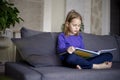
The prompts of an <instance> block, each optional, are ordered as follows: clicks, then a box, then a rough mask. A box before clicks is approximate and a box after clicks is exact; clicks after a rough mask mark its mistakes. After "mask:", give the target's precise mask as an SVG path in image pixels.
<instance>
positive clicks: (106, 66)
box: [93, 62, 112, 69]
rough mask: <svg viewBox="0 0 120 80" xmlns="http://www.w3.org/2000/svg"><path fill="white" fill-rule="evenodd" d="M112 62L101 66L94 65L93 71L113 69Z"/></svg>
mask: <svg viewBox="0 0 120 80" xmlns="http://www.w3.org/2000/svg"><path fill="white" fill-rule="evenodd" d="M111 66H112V62H104V63H101V64H93V69H106V68H111Z"/></svg>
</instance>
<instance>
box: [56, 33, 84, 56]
mask: <svg viewBox="0 0 120 80" xmlns="http://www.w3.org/2000/svg"><path fill="white" fill-rule="evenodd" d="M70 46H74V47H78V48H84V43H83V38H82V35H81V34H80V33H79V35H70V36H66V35H65V34H64V33H63V32H62V33H60V34H59V36H58V46H57V51H58V53H59V54H60V53H63V52H67V49H68V47H70Z"/></svg>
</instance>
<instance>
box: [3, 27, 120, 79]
mask: <svg viewBox="0 0 120 80" xmlns="http://www.w3.org/2000/svg"><path fill="white" fill-rule="evenodd" d="M58 34H59V32H38V31H33V30H30V29H26V28H24V27H23V28H22V29H21V38H20V39H12V41H13V43H14V44H15V46H16V48H17V54H16V62H7V63H6V64H5V74H6V75H7V76H10V77H12V78H13V79H15V80H119V79H120V37H119V36H110V35H102V36H101V35H93V34H88V33H81V34H82V36H83V39H84V43H85V48H86V49H89V50H94V51H96V50H100V49H108V48H117V50H115V51H113V52H112V54H113V66H112V68H111V69H100V70H96V69H82V70H78V69H74V68H68V67H64V66H63V65H62V63H61V61H60V60H59V56H58V55H57V54H56V42H57V36H58Z"/></svg>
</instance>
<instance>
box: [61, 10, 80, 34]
mask: <svg viewBox="0 0 120 80" xmlns="http://www.w3.org/2000/svg"><path fill="white" fill-rule="evenodd" d="M74 18H79V19H80V20H81V23H82V17H81V15H80V14H79V13H78V12H76V11H75V10H71V11H70V12H69V13H68V15H67V17H66V20H65V23H64V29H63V32H64V33H65V35H69V34H68V33H69V28H68V23H70V22H71V21H72V20H73V19H74ZM78 34H79V32H78V33H77V34H76V35H78Z"/></svg>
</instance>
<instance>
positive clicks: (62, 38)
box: [57, 34, 67, 54]
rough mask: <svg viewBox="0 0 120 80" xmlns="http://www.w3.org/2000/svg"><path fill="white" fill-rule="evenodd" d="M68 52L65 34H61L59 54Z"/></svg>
mask: <svg viewBox="0 0 120 80" xmlns="http://www.w3.org/2000/svg"><path fill="white" fill-rule="evenodd" d="M66 50H67V47H66V44H65V36H64V35H63V34H60V35H59V36H58V45H57V52H58V53H59V54H60V53H63V52H66Z"/></svg>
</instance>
